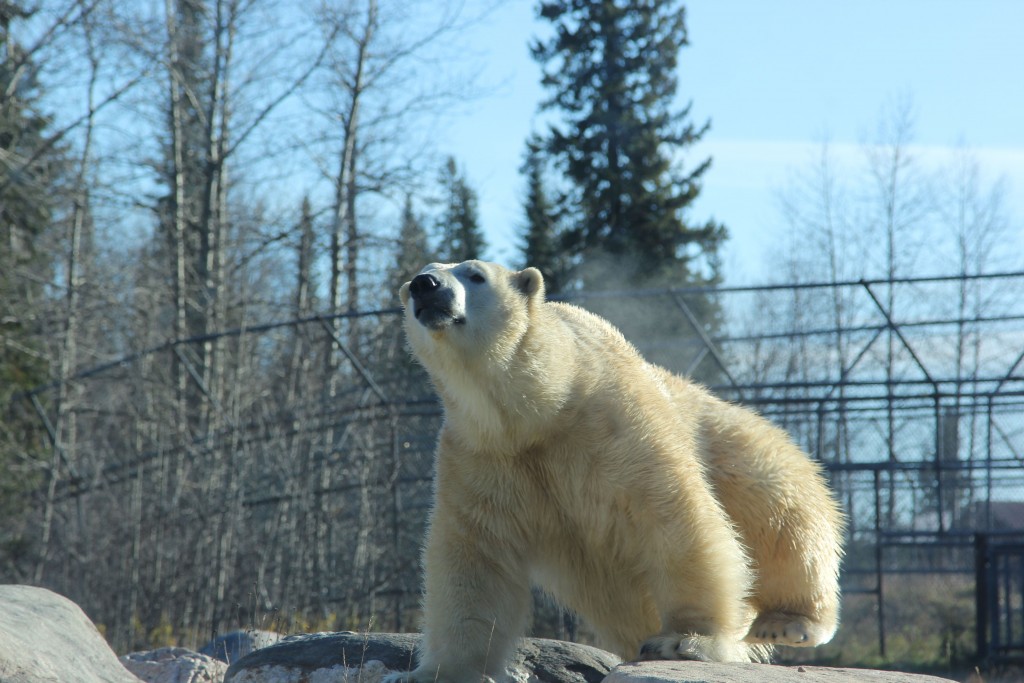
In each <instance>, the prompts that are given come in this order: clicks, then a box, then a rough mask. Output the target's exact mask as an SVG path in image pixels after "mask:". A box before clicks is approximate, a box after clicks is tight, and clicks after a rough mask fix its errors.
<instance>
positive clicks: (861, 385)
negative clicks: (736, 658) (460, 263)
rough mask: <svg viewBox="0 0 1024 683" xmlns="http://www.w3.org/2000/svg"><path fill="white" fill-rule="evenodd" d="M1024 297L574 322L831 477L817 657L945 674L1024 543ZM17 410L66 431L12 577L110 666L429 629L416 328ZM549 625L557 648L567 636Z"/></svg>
mask: <svg viewBox="0 0 1024 683" xmlns="http://www.w3.org/2000/svg"><path fill="white" fill-rule="evenodd" d="M1021 291H1024V273H1005V274H997V275H986V276H975V277H943V278H915V279H904V280H895V281H893V280H889V281H872V282H867V281H860V282H844V283H804V284H788V285H776V286H770V287H740V288H718V289H715V290H696V289H674V290H650V291H632V292H604V293H600V294H591V295H588V296H586V297H577V298H576V303H578V304H580V305H582V306H584V307H587V308H590V309H592V310H595V311H596V312H598V313H600V314H601V315H604V316H605V317H608V318H609V319H611V320H612V321H613V322H615V323H616V324H618V325H619V326H620V327H621V328H622V330H623V332H624V334H625V335H626V336H627V338H629V339H631V340H632V341H634V343H636V344H637V346H638V348H639V349H640V351H641V352H642V353H643V354H644V355H645V356H646V357H648V358H650V359H652V360H655V361H656V362H659V363H662V364H664V365H667V366H669V367H670V368H671V369H673V370H676V371H678V372H682V373H685V374H688V375H691V376H694V377H698V378H700V379H702V380H703V381H706V382H707V383H710V384H712V385H713V387H714V388H715V391H716V392H717V393H718V394H719V395H721V396H724V397H726V398H729V399H731V400H735V401H737V402H741V403H744V404H747V405H749V406H751V407H753V408H755V409H756V410H758V411H760V412H761V413H763V414H764V415H766V416H767V417H769V418H770V419H772V420H773V421H775V422H776V423H778V424H780V425H781V426H783V427H785V428H786V429H787V430H789V431H790V433H791V434H792V435H793V436H794V438H795V439H796V440H797V441H798V442H799V443H800V444H801V445H802V446H803V447H804V448H805V449H806V450H807V451H808V452H809V453H811V454H813V456H814V457H816V458H819V459H821V460H822V461H823V462H824V463H825V465H826V466H827V468H828V470H829V472H830V476H831V479H832V484H833V487H834V489H835V492H836V495H837V496H838V497H839V499H840V500H841V501H842V504H843V506H844V508H845V509H846V511H847V514H848V518H849V528H848V532H849V535H848V548H847V557H846V561H845V566H844V576H843V585H844V589H845V594H846V597H845V604H844V614H845V619H844V620H845V625H844V627H842V628H841V629H840V633H839V635H838V636H837V639H836V641H835V644H834V645H830V646H826V647H825V648H820V649H818V650H816V651H814V652H811V653H801V656H803V657H805V658H811V659H816V660H819V661H822V660H827V661H833V662H846V663H850V662H857V663H878V662H885V661H901V660H906V661H915V662H941V661H954V660H957V659H965V660H966V659H969V658H970V657H972V656H974V654H975V652H976V647H975V641H976V637H977V631H976V630H975V616H974V615H975V559H974V558H975V555H974V550H973V548H974V539H975V537H976V535H977V534H978V533H979V532H990V533H1001V534H1006V533H1012V532H1024V467H1022V458H1024V300H1022V298H1021V297H1019V295H1017V294H1016V293H1019V292H1021ZM709 301H710V302H711V304H712V305H711V306H710V307H709V304H708V302H709ZM695 311H696V312H698V313H699V315H698V314H697V313H695ZM709 311H711V313H710V314H709ZM698 317H700V318H701V319H703V320H704V321H705V322H703V323H701V322H698ZM708 320H712V321H714V322H711V323H708V322H706V321H708ZM13 405H14V410H16V411H21V412H22V413H23V415H22V417H23V418H24V417H26V416H27V417H30V418H31V419H33V420H38V421H39V422H40V424H42V425H44V426H45V433H46V434H47V436H48V441H47V443H46V444H45V448H46V453H47V457H46V458H45V459H44V460H36V461H34V462H33V465H32V466H33V467H34V468H35V470H36V477H35V480H34V481H35V482H36V484H37V485H36V487H35V488H34V489H33V493H32V495H31V497H30V498H29V504H30V510H29V514H28V515H27V516H26V517H25V521H24V522H23V524H24V526H23V527H22V528H21V529H20V530H19V532H20V536H21V538H22V539H23V543H24V547H23V548H22V549H21V550H20V551H19V552H20V556H19V560H18V565H17V566H18V567H19V568H20V569H19V571H20V572H21V574H20V575H19V576H17V577H15V578H19V579H20V580H24V581H27V582H34V583H38V584H42V585H46V586H48V587H51V588H53V589H55V590H57V591H59V592H61V593H63V594H65V595H68V596H70V597H72V598H73V599H75V600H76V601H78V602H79V604H81V605H82V607H83V608H84V609H85V611H86V612H87V613H88V614H89V615H90V616H91V617H92V618H93V619H94V620H95V621H96V622H97V623H99V624H101V625H102V626H103V627H104V628H105V630H106V635H107V637H108V638H109V639H110V640H111V642H112V643H113V644H114V646H115V648H117V649H119V650H122V651H125V650H130V649H134V648H139V647H144V646H150V645H153V644H154V643H156V644H159V642H158V641H161V640H174V641H177V642H181V643H182V644H185V645H195V644H197V643H199V644H201V643H202V642H205V641H206V640H207V639H208V638H209V637H210V636H211V635H213V634H215V633H218V632H223V631H226V630H229V629H232V628H237V627H248V626H252V627H257V628H271V629H277V630H283V631H289V630H304V629H308V628H332V629H334V628H354V629H363V628H372V629H375V630H413V629H416V628H417V626H418V622H417V616H418V611H417V610H418V596H419V549H420V543H421V540H422V536H423V533H424V527H425V522H426V518H427V515H428V511H429V506H430V498H431V477H432V458H433V449H434V443H435V439H436V434H437V431H438V429H439V426H440V420H441V415H440V407H439V405H438V403H437V402H436V399H435V398H434V395H433V392H432V389H431V387H430V384H429V380H428V379H427V377H426V376H425V374H424V373H423V371H422V370H421V369H420V368H419V367H418V366H417V365H416V364H415V362H414V361H413V360H412V359H411V358H410V357H409V355H408V353H407V351H406V350H405V348H404V341H403V336H402V331H401V325H400V316H399V312H398V311H397V310H395V309H387V310H378V311H370V312H361V313H358V314H346V315H340V316H314V317H309V318H304V319H300V320H291V321H286V322H279V323H272V324H266V325H260V326H248V327H244V328H242V327H240V328H237V329H233V330H229V331H225V332H223V333H219V334H216V335H209V336H206V337H203V338H201V339H192V340H183V341H175V342H170V343H167V344H163V345H159V346H156V347H152V348H146V349H137V350H134V351H130V352H127V353H125V354H124V355H123V356H122V357H120V358H117V359H112V360H111V361H110V362H108V363H106V364H103V365H100V366H97V367H94V368H90V369H86V370H82V371H80V372H78V373H77V374H75V375H73V376H71V377H69V378H67V379H66V381H65V382H63V383H60V384H55V385H52V386H47V387H42V388H39V389H38V390H36V391H34V392H31V393H30V394H27V395H24V396H20V397H17V400H16V401H15V403H14V404H13ZM546 615H547V608H546V607H543V606H542V607H540V608H538V616H537V630H538V631H539V632H544V633H547V634H550V635H562V636H564V635H565V634H566V633H567V632H568V633H573V632H574V630H573V629H572V628H571V626H570V627H569V628H568V631H567V630H566V628H565V627H564V624H565V620H564V619H562V618H560V617H559V616H558V615H557V614H556V615H555V616H554V617H551V616H550V615H547V616H546Z"/></svg>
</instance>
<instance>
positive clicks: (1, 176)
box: [0, 2, 65, 580]
mask: <svg viewBox="0 0 1024 683" xmlns="http://www.w3.org/2000/svg"><path fill="white" fill-rule="evenodd" d="M30 14H31V12H29V11H27V10H25V9H22V8H21V7H18V6H17V5H15V4H14V3H10V2H2V3H0V301H2V304H0V577H8V578H12V577H13V579H14V580H23V579H24V578H25V576H24V575H23V574H21V572H22V571H23V567H22V566H21V565H22V562H23V561H24V559H25V556H26V554H27V552H28V541H27V539H26V537H24V536H22V533H23V532H24V528H25V527H24V524H23V523H22V522H20V521H18V519H17V518H18V517H19V516H22V515H24V514H26V511H27V510H28V506H27V503H26V500H25V496H27V495H28V493H29V492H30V491H31V490H33V489H34V488H35V487H36V486H37V485H38V481H37V478H38V476H39V474H40V471H41V470H40V468H39V467H38V465H37V464H35V463H34V462H33V461H34V460H35V459H36V458H41V457H42V454H43V451H44V449H45V448H46V441H45V439H46V436H45V432H44V430H43V426H42V424H41V423H40V421H39V417H38V415H36V414H35V413H34V412H33V410H32V409H31V407H30V404H29V403H28V401H27V399H25V398H24V397H23V396H22V397H20V398H19V397H17V394H18V393H19V392H24V391H27V390H31V389H34V388H36V387H37V386H39V385H41V384H42V383H43V382H44V381H46V380H47V379H49V370H50V368H49V367H48V363H47V360H46V359H47V351H46V343H45V338H46V334H47V331H46V330H45V329H44V323H43V322H42V320H43V319H45V318H46V315H45V310H46V308H47V303H48V302H47V297H46V292H45V290H44V283H46V282H47V281H49V280H50V279H51V277H52V275H53V266H54V256H53V253H54V252H53V249H52V248H51V247H48V246H47V245H46V244H45V241H46V240H47V239H48V238H49V236H50V235H49V233H50V231H51V226H52V222H53V221H52V214H53V211H54V209H55V208H56V199H55V197H56V196H57V195H56V188H57V187H58V186H59V184H60V176H61V174H62V172H63V170H64V168H65V164H64V158H63V156H62V154H61V152H60V150H59V149H58V148H57V147H56V146H55V145H53V144H52V143H51V141H50V140H48V139H47V132H46V131H47V125H48V119H47V117H46V116H44V115H43V114H40V113H39V111H38V100H39V97H40V92H39V88H38V85H37V83H36V81H35V79H34V77H33V76H34V74H35V73H36V68H35V67H34V65H33V64H31V63H30V62H29V61H28V57H27V55H26V54H25V52H24V51H23V50H22V49H21V47H20V46H19V45H18V44H17V42H16V41H15V40H13V38H12V37H11V33H10V28H11V23H12V22H14V21H17V20H21V19H26V18H28V17H29V16H30Z"/></svg>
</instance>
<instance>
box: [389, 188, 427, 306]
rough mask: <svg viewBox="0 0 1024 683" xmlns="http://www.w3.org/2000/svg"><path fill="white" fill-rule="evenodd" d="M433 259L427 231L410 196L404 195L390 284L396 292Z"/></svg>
mask: <svg viewBox="0 0 1024 683" xmlns="http://www.w3.org/2000/svg"><path fill="white" fill-rule="evenodd" d="M434 258H435V256H434V252H433V251H431V250H430V244H429V238H428V236H427V230H426V228H425V227H423V221H422V220H421V219H420V217H419V216H417V215H416V209H415V207H414V206H413V200H412V194H406V195H405V205H404V207H403V208H402V226H401V228H400V229H399V231H398V258H397V260H396V266H395V271H394V273H393V276H392V277H391V278H390V280H391V283H390V284H392V285H393V286H394V289H395V290H397V289H398V288H399V287H400V286H401V285H402V283H403V282H408V281H409V280H411V279H412V278H413V276H414V275H416V274H417V273H418V272H420V270H421V269H422V268H423V266H425V265H427V264H428V263H430V262H432V261H433V260H434Z"/></svg>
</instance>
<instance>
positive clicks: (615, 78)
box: [531, 0, 726, 285]
mask: <svg viewBox="0 0 1024 683" xmlns="http://www.w3.org/2000/svg"><path fill="white" fill-rule="evenodd" d="M539 14H540V16H541V17H542V18H544V19H546V20H548V21H549V22H551V23H552V24H553V25H554V28H555V34H554V37H552V38H551V39H549V40H547V41H546V42H543V41H537V42H535V43H534V45H533V46H532V47H531V50H532V53H533V56H534V58H535V59H536V60H537V61H538V62H539V63H540V64H541V66H542V68H543V69H544V77H543V84H544V85H545V87H546V88H547V89H548V91H549V93H550V97H549V99H548V100H547V101H546V102H544V103H543V105H542V106H543V107H544V108H545V109H549V110H558V111H559V113H560V114H561V115H562V119H563V122H562V123H556V124H554V125H552V126H551V128H550V131H549V134H548V135H547V136H546V146H547V150H548V152H549V153H550V154H551V155H552V157H553V159H554V160H555V161H556V163H557V164H558V165H559V167H560V168H561V169H562V170H563V171H564V174H565V176H566V178H567V180H568V181H569V183H571V188H570V190H569V191H568V196H567V197H566V198H565V200H566V202H567V203H568V204H569V205H572V206H577V207H579V214H578V216H577V220H576V221H575V226H574V227H573V228H572V230H571V231H570V232H569V238H570V246H571V249H572V251H573V252H574V253H575V254H576V255H582V256H584V257H585V258H593V257H594V256H596V255H599V254H601V253H602V252H603V253H605V254H613V255H615V263H616V270H617V271H618V272H622V268H623V264H624V263H628V264H629V265H630V267H629V268H628V276H629V278H630V281H631V282H632V283H634V284H652V283H654V282H658V281H663V282H672V283H674V284H676V285H679V284H683V283H688V282H695V281H707V280H714V279H716V278H717V272H715V264H716V259H715V258H714V254H715V251H716V250H717V248H718V246H719V244H720V243H721V242H722V240H723V239H724V238H725V236H726V233H725V229H724V228H723V227H722V226H721V225H718V224H716V223H714V222H708V223H706V224H704V225H701V226H693V225H690V224H689V223H688V222H687V221H686V218H685V215H684V214H685V210H686V209H687V208H688V207H689V205H690V204H691V203H692V202H693V200H694V199H695V198H696V197H697V194H698V193H699V191H700V181H701V177H702V176H703V174H704V173H705V171H707V169H708V168H709V166H710V163H711V162H710V159H706V160H703V161H701V162H700V163H698V164H697V165H696V166H695V167H694V168H693V170H691V171H689V172H685V171H683V170H682V168H681V165H680V164H679V163H678V162H677V159H679V157H680V155H681V153H682V152H683V151H685V150H686V149H687V148H688V147H689V146H690V145H692V144H694V143H695V142H697V141H698V140H700V139H701V137H702V136H703V135H704V133H705V132H706V131H707V130H708V124H707V123H705V124H704V125H702V126H699V127H698V126H695V125H694V124H693V123H691V122H689V121H688V118H689V113H690V107H689V106H687V107H685V108H683V109H682V110H679V111H674V110H673V101H674V98H675V94H676V89H677V77H676V67H677V55H678V52H679V50H680V49H681V48H682V47H684V46H686V45H687V44H688V43H687V31H686V23H685V12H684V8H683V7H682V6H681V5H680V3H679V2H676V1H667V2H666V1H663V0H601V1H598V2H595V1H593V0H554V1H551V2H541V3H540V8H539ZM624 257H625V258H624ZM697 257H706V258H705V262H704V264H703V267H702V266H700V265H698V264H697V263H695V261H696V260H697Z"/></svg>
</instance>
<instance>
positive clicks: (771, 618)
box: [745, 612, 831, 647]
mask: <svg viewBox="0 0 1024 683" xmlns="http://www.w3.org/2000/svg"><path fill="white" fill-rule="evenodd" d="M826 630H827V629H826V628H825V627H824V626H822V625H821V624H818V623H816V622H814V621H812V620H811V619H809V618H808V617H804V616H800V615H796V614H786V613H784V612H769V613H768V614H762V615H761V616H759V617H758V618H757V619H756V620H755V621H754V624H753V626H751V627H750V632H749V633H747V637H746V638H745V640H746V641H747V642H749V643H773V644H775V645H789V646H791V647H811V646H813V645H820V644H821V643H824V642H827V641H828V639H829V636H831V634H829V633H826Z"/></svg>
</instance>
